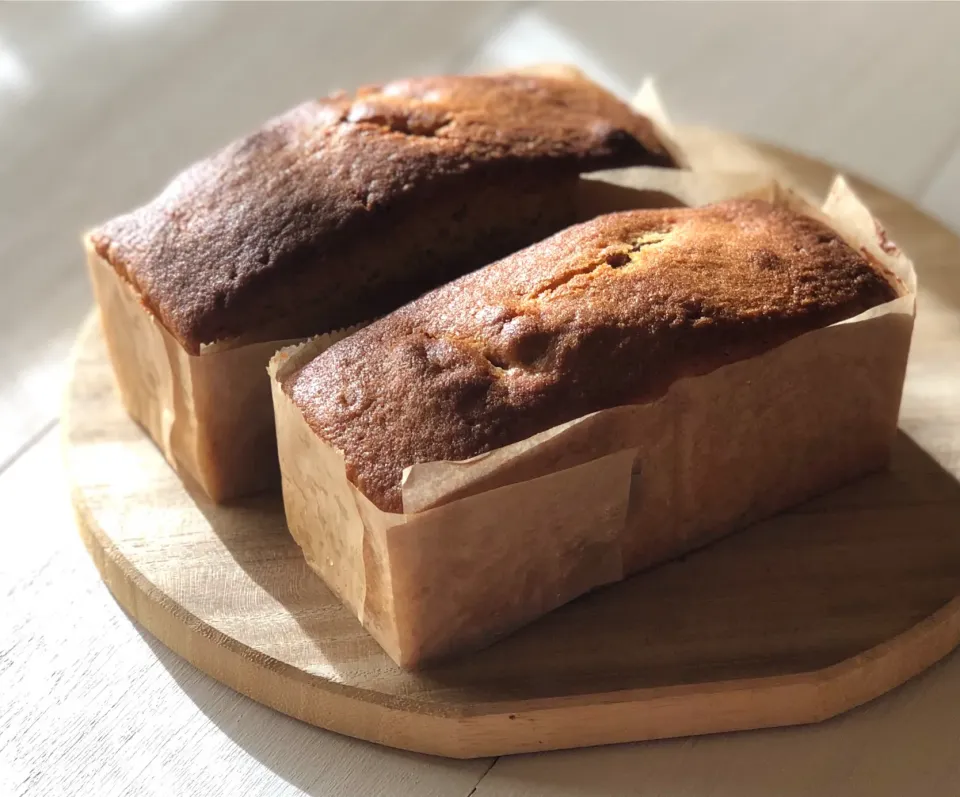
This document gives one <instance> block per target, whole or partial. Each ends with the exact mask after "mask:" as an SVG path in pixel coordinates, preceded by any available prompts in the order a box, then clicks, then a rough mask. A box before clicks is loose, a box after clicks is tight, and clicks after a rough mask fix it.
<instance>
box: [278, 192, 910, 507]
mask: <svg viewBox="0 0 960 797" xmlns="http://www.w3.org/2000/svg"><path fill="white" fill-rule="evenodd" d="M896 296H897V290H896V289H895V288H894V286H893V283H892V282H891V278H890V277H888V275H886V274H885V273H883V272H882V271H881V270H880V269H879V268H878V267H875V266H874V265H873V264H871V262H870V261H868V260H867V258H866V257H864V256H863V255H862V254H861V253H859V252H857V251H855V250H854V249H852V248H851V247H850V246H849V245H848V244H846V243H845V242H844V241H843V240H842V239H841V238H840V237H839V236H838V235H837V234H836V233H835V232H834V231H832V230H830V229H829V228H828V227H826V226H825V225H823V224H822V223H820V222H818V221H816V220H814V219H811V218H808V217H805V216H801V215H798V214H796V213H795V212H793V211H790V210H788V209H785V208H782V207H778V206H774V205H772V204H770V203H767V202H763V201H759V200H732V201H728V202H723V203H718V204H715V205H711V206H707V207H703V208H692V209H687V208H678V209H668V210H653V211H651V210H642V211H627V212H623V213H615V214H610V215H607V216H602V217H599V218H597V219H594V220H592V221H590V222H587V223H584V224H579V225H577V226H574V227H571V228H569V229H566V230H564V231H562V232H560V233H558V234H556V235H554V236H553V237H551V238H549V239H547V240H544V241H542V242H540V243H538V244H534V245H533V246H531V247H529V248H527V249H525V250H523V251H520V252H517V253H516V254H514V255H511V256H509V257H507V258H505V259H503V260H500V261H498V262H496V263H494V264H491V265H490V266H487V267H486V268H483V269H481V270H479V271H476V272H474V273H472V274H468V275H467V276H465V277H462V278H460V279H458V280H456V281H455V282H452V283H450V284H448V285H445V286H443V287H441V288H439V289H437V290H435V291H433V292H431V293H429V294H427V295H425V296H423V297H421V298H420V299H418V300H416V301H414V302H412V303H410V304H408V305H406V306H404V307H402V308H401V309H399V310H397V311H396V312H394V313H392V314H391V315H389V316H386V317H385V318H382V319H381V320H379V321H377V322H375V323H373V324H371V325H370V326H368V327H366V328H364V329H362V330H360V331H359V332H357V333H356V334H354V335H352V336H350V337H348V338H346V339H345V340H342V341H340V342H339V343H337V344H335V345H334V346H332V347H331V348H330V349H328V350H327V351H325V352H324V353H322V354H321V355H319V356H318V357H317V358H316V359H314V360H312V361H311V362H309V363H308V364H306V365H305V366H304V367H303V368H302V369H300V370H299V371H296V372H295V373H293V374H290V375H289V376H288V377H287V378H286V379H285V380H284V383H283V389H284V391H285V392H286V393H287V395H289V396H290V397H291V399H292V400H293V402H294V403H295V404H296V405H297V407H298V408H299V409H300V410H301V411H302V412H303V415H304V417H305V419H306V421H307V423H308V424H309V426H310V427H311V428H312V429H313V431H314V432H315V433H316V434H318V435H319V436H320V437H321V438H322V439H324V440H326V441H327V442H328V443H330V444H332V445H333V446H334V447H336V448H337V449H339V450H340V451H341V452H342V453H343V455H344V458H345V462H346V466H347V474H348V477H349V478H350V480H351V481H353V482H354V483H355V484H356V485H357V486H358V487H359V488H360V490H361V491H362V492H363V493H364V494H365V495H366V496H367V497H368V498H370V499H371V500H372V501H373V502H374V503H375V504H376V505H377V506H378V507H380V508H381V509H383V510H385V511H402V498H401V491H400V479H401V475H402V471H403V469H404V468H405V467H407V466H408V465H411V464H414V463H417V462H429V461H437V460H463V459H467V458H469V457H472V456H475V455H477V454H481V453H484V452H486V451H490V450H493V449H496V448H499V447H501V446H504V445H508V444H510V443H514V442H517V441H519V440H522V439H524V438H526V437H529V436H531V435H533V434H536V433H537V432H540V431H543V430H546V429H549V428H551V427H553V426H555V425H557V424H560V423H563V422H566V421H569V420H572V419H575V418H578V417H581V416H583V415H586V414H588V413H591V412H594V411H597V410H601V409H605V408H609V407H614V406H619V405H623V404H629V403H640V402H644V401H648V400H652V399H655V398H656V397H658V396H660V395H662V394H663V393H664V392H665V391H666V390H667V388H668V387H669V386H670V384H671V383H673V382H674V381H676V380H677V379H680V378H682V377H686V376H694V375H698V374H703V373H706V372H709V371H711V370H714V369H716V368H718V367H720V366H722V365H724V364H727V363H730V362H733V361H735V360H738V359H743V358H746V357H750V356H754V355H757V354H759V353H761V352H763V351H766V350H768V349H770V348H773V347H775V346H777V345H779V344H781V343H783V342H785V341H787V340H789V339H791V338H793V337H796V336H799V335H801V334H803V333H804V332H807V331H809V330H812V329H816V328H819V327H823V326H827V325H830V324H833V323H835V322H837V321H841V320H843V319H846V318H851V317H853V316H855V315H858V314H859V313H861V312H863V311H864V310H867V309H869V308H870V307H874V306H876V305H879V304H883V303H885V302H887V301H890V300H892V299H894V298H895V297H896Z"/></svg>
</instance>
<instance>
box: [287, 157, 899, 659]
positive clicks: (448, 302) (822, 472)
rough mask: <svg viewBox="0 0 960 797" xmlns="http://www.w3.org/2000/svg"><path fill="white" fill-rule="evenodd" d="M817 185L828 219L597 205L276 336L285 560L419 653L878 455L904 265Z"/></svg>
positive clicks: (494, 631) (491, 633) (804, 210)
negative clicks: (413, 289) (399, 298)
mask: <svg viewBox="0 0 960 797" xmlns="http://www.w3.org/2000/svg"><path fill="white" fill-rule="evenodd" d="M685 176H688V177H689V180H687V181H686V182H693V183H696V185H697V186H698V187H699V188H701V189H703V190H702V191H700V195H704V194H707V193H709V191H708V190H707V189H708V188H709V186H707V185H703V183H704V180H703V179H702V178H703V176H701V175H696V174H689V175H685ZM698 177H700V178H701V179H700V181H699V182H697V181H696V180H695V178H698ZM706 182H709V181H706ZM838 185H839V188H838V191H839V193H838V194H837V195H836V197H833V195H832V199H831V200H828V204H827V205H825V206H824V207H825V209H829V208H833V209H835V210H836V212H837V214H838V215H837V216H836V218H834V217H831V216H829V215H828V214H821V213H820V212H819V211H818V210H817V209H816V208H813V207H810V206H809V205H807V204H806V203H804V202H803V201H802V200H800V199H798V198H796V197H793V196H792V195H789V194H784V193H783V192H779V193H778V190H774V189H771V191H770V192H769V193H768V198H769V199H770V200H772V201H766V199H760V198H757V197H756V196H753V197H751V198H743V197H740V198H736V197H737V195H736V193H735V192H731V193H729V194H727V196H728V197H732V198H731V199H730V200H728V201H720V202H718V203H715V204H711V205H706V206H701V207H683V208H671V209H658V210H628V211H625V212H617V213H612V214H609V215H604V216H600V217H598V218H595V219H593V220H592V221H589V222H586V223H583V224H579V225H577V226H574V227H571V228H569V229H567V230H564V231H562V232H560V233H558V234H556V235H554V236H553V237H551V238H548V239H546V240H544V241H541V242H540V243H537V244H534V245H532V246H531V247H529V248H527V249H525V250H523V251H521V252H518V253H516V254H513V255H511V256H509V257H507V258H505V259H503V260H500V261H498V262H496V263H493V264H491V265H489V266H487V267H485V268H483V269H481V270H479V271H476V272H474V273H472V274H469V275H467V276H464V277H461V278H460V279H458V280H456V281H454V282H452V283H449V284H448V285H445V286H443V287H441V288H439V289H437V290H435V291H433V292H431V293H429V294H427V295H425V296H423V297H421V298H420V299H418V300H416V301H414V302H411V303H410V304H408V305H406V306H404V307H402V308H400V309H399V310H397V311H395V312H393V313H391V314H390V315H388V316H386V317H384V318H382V319H380V320H378V321H376V322H374V323H372V324H370V325H369V326H367V327H365V328H363V329H362V330H360V331H358V332H357V333H356V334H354V335H352V336H351V337H349V338H346V339H344V340H341V341H339V342H337V343H335V344H333V345H332V346H329V347H327V348H326V349H325V350H323V351H320V350H319V349H318V348H317V349H315V348H314V347H313V345H312V344H311V343H309V342H308V343H306V344H303V345H301V346H299V347H295V348H293V349H289V350H285V351H282V352H280V353H279V354H278V355H277V356H276V357H275V358H274V359H273V361H272V363H271V373H272V375H273V379H272V389H273V396H274V406H275V412H276V419H277V436H278V446H279V454H280V467H281V473H282V485H283V498H284V507H285V512H286V517H287V523H288V526H289V528H290V531H291V533H292V535H293V537H294V539H295V540H296V541H297V542H298V544H299V545H300V547H301V548H302V550H303V552H304V555H305V557H306V560H307V562H308V563H309V564H310V566H311V567H312V568H313V569H314V570H315V571H316V572H317V573H318V574H319V575H320V576H321V577H322V578H323V579H324V580H325V581H326V583H327V584H328V585H329V586H330V587H331V589H333V590H334V591H335V592H336V593H337V595H339V596H340V598H341V599H342V600H343V601H344V602H345V603H346V604H347V605H348V606H350V607H351V608H352V609H353V611H354V612H355V613H356V614H357V616H358V618H359V619H360V620H361V622H362V623H363V625H364V627H366V628H367V629H368V630H369V631H370V633H371V634H372V635H373V636H374V637H375V638H376V639H377V641H378V642H379V643H380V644H381V646H382V647H383V648H384V649H385V650H386V651H387V653H388V654H389V655H390V656H391V657H392V658H393V659H394V660H395V661H396V662H398V663H399V664H401V665H402V666H406V667H412V666H419V665H420V664H422V663H424V662H426V661H429V660H431V659H434V658H437V657H440V656H444V655H447V654H450V653H453V652H459V651H463V650H466V649H470V648H474V647H477V646H481V645H484V644H488V643H489V642H491V641H493V640H494V639H496V638H497V637H498V636H500V635H502V634H504V633H507V632H509V631H511V630H513V629H515V628H518V627H519V626H521V625H523V624H524V623H526V622H529V621H530V620H532V619H535V618H536V617H539V616H540V615H542V614H544V613H545V612H547V611H550V610H551V609H553V608H555V607H557V606H560V605H562V604H563V603H565V602H567V601H569V600H572V599H573V598H575V597H577V596H578V595H581V594H583V593H584V592H587V591H589V590H591V589H593V588H595V587H597V586H600V585H603V584H607V583H610V582H612V581H617V580H620V579H622V578H624V577H625V576H626V575H628V574H630V573H633V572H636V571H638V570H640V569H643V568H645V567H647V566H649V565H651V564H655V563H658V562H662V561H664V560H666V559H669V558H671V557H674V556H677V555H679V554H682V553H684V552H686V551H689V550H691V549H693V548H696V547H698V546H701V545H704V544H706V543H708V542H710V541H712V540H715V539H717V538H718V537H720V536H722V535H724V534H726V533H728V532H730V531H732V530H734V529H736V528H738V527H741V526H743V525H745V524H748V523H750V522H752V521H755V520H758V519H761V518H763V517H766V516H769V515H771V514H773V513H775V512H777V511H780V510H782V509H784V508H785V507H788V506H791V505H792V504H795V503H797V502H798V501H801V500H803V499H805V498H808V497H810V496H812V495H815V494H817V493H819V492H822V491H824V490H827V489H830V488H832V487H834V486H837V485H839V484H841V483H843V482H844V481H847V480H849V479H852V478H855V477H857V476H859V475H861V474H863V473H866V472H868V471H871V470H874V469H877V468H880V467H883V466H884V464H885V463H886V462H887V459H888V457H889V452H890V447H891V444H892V442H893V439H894V435H895V433H896V425H897V413H898V408H899V400H900V393H901V389H902V384H903V377H904V371H905V367H906V357H907V351H908V348H909V342H910V333H911V330H912V324H913V291H914V282H913V277H912V267H911V266H910V265H909V261H906V259H905V258H903V256H902V255H900V254H899V253H896V254H892V253H891V252H893V250H892V249H891V250H890V251H888V250H887V249H885V248H883V247H884V246H885V245H886V244H884V243H883V241H882V240H881V239H879V238H878V237H877V232H876V227H875V222H874V220H873V218H872V217H871V216H870V214H869V212H868V211H867V210H866V209H865V208H864V207H863V206H862V205H861V204H860V203H859V202H858V200H856V198H855V197H854V196H853V195H852V194H851V193H850V192H849V190H848V189H846V188H845V184H843V183H839V184H838ZM831 203H832V204H831ZM693 204H695V201H694V203H693ZM841 210H842V211H843V213H842V214H841V213H840V211H841ZM848 217H849V218H848ZM850 219H853V220H854V221H850ZM841 221H842V223H841Z"/></svg>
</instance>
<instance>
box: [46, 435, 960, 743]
mask: <svg viewBox="0 0 960 797" xmlns="http://www.w3.org/2000/svg"><path fill="white" fill-rule="evenodd" d="M65 428H66V429H67V430H69V424H67V425H66V427H65ZM65 435H66V436H68V435H69V431H67V432H66V433H65ZM72 499H73V505H74V510H75V514H76V519H77V525H78V527H79V529H80V534H81V537H82V538H83V541H84V544H85V545H86V547H87V550H88V551H89V552H90V555H91V557H92V558H93V561H94V563H95V565H96V567H97V570H99V572H100V574H101V577H102V578H103V581H104V583H105V584H106V585H107V587H108V589H109V590H110V592H111V593H112V594H113V596H114V597H115V598H116V600H117V602H118V603H119V604H120V605H121V607H123V609H124V610H125V611H126V612H127V613H128V614H130V615H131V616H132V617H133V618H134V619H136V620H137V622H139V623H140V624H141V625H143V626H144V627H145V628H146V629H147V630H148V631H149V632H150V633H151V634H153V635H154V636H155V637H157V639H159V640H160V641H161V642H162V643H163V644H164V645H166V646H167V647H168V648H170V649H171V650H173V651H174V652H175V653H177V654H179V655H180V656H182V657H183V658H185V659H186V660H187V661H189V662H190V663H191V664H193V665H194V666H195V667H197V668H198V669H200V670H202V671H203V672H205V673H206V674H207V675H209V676H211V677H212V678H214V679H216V680H218V681H220V682H222V683H224V684H226V685H227V686H229V687H231V688H232V689H235V690H236V691H238V692H240V693H242V694H244V695H246V696H247V697H249V698H252V699H253V700H256V701H257V702H259V703H263V704H264V705H267V706H270V707H271V708H274V709H276V710H277V711H280V712H282V713H284V714H288V715H289V716H291V717H295V718H296V719H299V720H302V721H304V722H307V723H310V724H311V725H317V726H319V727H321V728H325V729H327V730H331V731H336V732H337V733H342V734H345V735H347V736H352V737H356V738H358V739H365V740H367V741H371V742H377V743H379V744H385V745H389V746H391V747H398V748H402V749H405V750H411V751H413V752H418V753H430V754H433V755H440V756H447V757H450V758H480V757H484V756H496V755H507V754H513V753H528V752H535V751H542V750H559V749H566V748H572V747H589V746H594V745H602V744H612V743H618V742H638V741H646V740H651V739H665V738H671V737H679V736H696V735H703V734H709V733H719V732H724V731H739V730H749V729H758V728H769V727H777V726H785V725H802V724H809V723H813V722H819V721H821V720H824V719H828V718H830V717H833V716H836V715H838V714H841V713H843V712H845V711H848V710H849V709H852V708H855V707H856V706H859V705H862V704H863V703H866V702H868V701H870V700H872V699H874V698H876V697H879V696H880V695H882V694H884V693H885V692H888V691H890V690H891V689H893V688H895V687H897V686H899V685H901V684H902V683H904V682H905V681H907V680H909V679H910V678H912V677H913V676H915V675H917V674H919V673H920V672H922V671H923V670H925V669H927V668H928V667H930V666H931V665H933V664H935V663H936V662H937V661H939V660H940V659H941V658H943V657H944V656H946V655H947V654H948V653H950V652H951V651H952V650H953V649H954V648H955V647H957V646H958V645H960V597H957V598H954V599H953V600H951V601H950V602H949V603H948V604H946V605H945V606H943V607H941V608H940V609H939V610H938V611H936V612H935V613H934V614H932V615H930V616H929V617H927V618H926V619H924V620H923V621H921V622H920V623H918V624H917V625H915V626H913V627H912V628H910V629H908V630H907V631H905V632H903V633H902V634H900V635H898V636H896V637H893V638H892V639H889V640H887V641H886V642H883V643H881V644H879V645H877V646H875V647H873V648H871V649H869V650H867V651H864V652H863V653H861V654H859V655H857V656H855V657H853V658H850V659H847V660H845V661H842V662H840V663H838V664H834V665H831V666H830V667H826V668H823V669H820V670H813V671H810V672H805V673H797V674H794V675H783V676H770V677H766V678H754V679H748V680H737V681H719V682H714V683H706V684H690V685H678V686H668V687H657V688H650V689H633V690H625V691H620V692H611V693H609V694H606V695H602V696H589V695H578V696H570V697H565V698H550V699H538V700H526V701H516V702H500V703H484V704H477V705H476V706H475V707H474V710H473V711H471V712H470V713H466V712H462V711H458V710H450V709H444V707H442V706H437V705H435V704H427V703H417V702H416V701H413V700H404V699H401V698H397V697H393V696H390V695H383V694H377V693H373V692H367V691H365V690H361V689H357V688H355V687H350V686H344V685H342V684H336V683H333V682H331V681H328V680H326V679H324V678H321V677H319V676H314V675H310V674H309V673H306V672H304V671H302V670H299V669H297V668H295V667H293V666H291V665H288V664H284V663H283V662H280V661H278V660H276V659H274V658H272V657H269V656H266V655H264V654H262V653H259V652H257V651H255V650H253V649H251V648H249V647H248V646H246V645H244V644H242V643H240V642H238V641H237V640H235V639H233V638H231V637H229V636H227V635H226V634H223V633H222V632H220V631H217V630H216V629H214V628H212V627H211V626H210V625H207V624H206V623H204V622H202V621H201V620H200V619H199V618H197V617H196V616H194V615H192V614H190V613H189V612H187V611H186V610H185V609H184V608H183V607H181V606H179V605H178V604H176V603H175V602H174V601H172V600H171V599H170V598H169V596H167V595H166V594H164V593H162V592H161V591H160V590H158V589H156V588H155V587H154V586H153V584H151V583H150V582H149V581H148V580H147V579H146V578H145V577H144V576H143V575H142V574H141V573H140V572H139V571H137V570H136V569H135V568H133V566H132V565H131V564H130V562H129V561H128V560H127V559H126V558H125V557H124V556H123V555H122V554H120V552H119V551H118V550H117V549H116V547H115V546H114V545H113V543H112V541H111V540H110V539H109V537H107V536H106V535H105V534H104V532H103V531H102V530H101V529H100V528H99V527H98V526H97V524H96V522H95V521H94V519H93V517H92V515H91V513H90V511H89V509H88V507H87V505H86V502H85V500H84V498H83V496H82V494H81V493H80V491H79V490H77V489H74V490H73V494H72ZM225 655H226V657H228V658H229V662H228V664H227V665H226V666H225V665H224V664H223V660H224V658H225ZM560 714H563V715H565V716H563V717H560V716H559V715H560ZM558 721H559V722H558Z"/></svg>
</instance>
